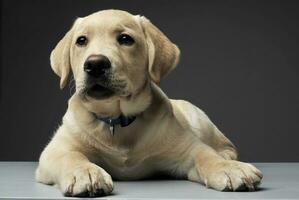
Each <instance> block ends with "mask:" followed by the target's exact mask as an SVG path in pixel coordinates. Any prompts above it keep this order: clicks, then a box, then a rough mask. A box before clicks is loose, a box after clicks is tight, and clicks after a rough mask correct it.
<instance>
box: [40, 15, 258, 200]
mask: <svg viewBox="0 0 299 200" xmlns="http://www.w3.org/2000/svg"><path fill="white" fill-rule="evenodd" d="M179 55H180V51H179V49H178V47H177V46H176V45H175V44H173V43H172V42H171V41H170V40H169V39H168V38H167V37H166V36H165V35H164V34H163V33H162V32H161V31H160V30H159V29H158V28H157V27H155V26H154V25H153V24H152V23H151V22H150V21H149V20H148V19H146V18H145V17H142V16H139V15H135V16H134V15H131V14H129V13H127V12H125V11H120V10H104V11H100V12H97V13H94V14H91V15H89V16H87V17H84V18H78V19H77V20H76V21H75V23H74V25H73V27H72V28H71V30H70V31H69V32H68V33H66V35H65V36H64V37H63V38H62V40H61V41H60V42H59V43H58V44H57V46H56V47H55V49H54V50H53V51H52V53H51V66H52V69H53V70H54V72H55V73H56V74H57V75H58V76H60V78H61V80H60V87H61V88H63V87H64V86H65V84H66V83H67V79H68V75H69V74H70V73H71V72H72V73H73V76H74V79H75V83H76V92H75V94H74V95H73V96H72V97H71V98H70V100H69V103H68V110H67V112H66V114H65V115H64V117H63V123H62V125H61V126H60V127H59V128H58V130H57V131H56V133H55V135H54V137H53V138H52V140H51V142H50V143H49V144H48V145H47V147H46V148H45V149H44V151H43V152H42V154H41V157H40V161H39V166H38V169H37V171H36V180H37V181H39V182H42V183H45V184H57V185H58V186H59V188H60V189H61V191H62V192H63V193H64V194H65V195H69V196H81V195H89V196H94V195H102V194H109V193H111V191H112V190H113V182H112V178H111V177H113V178H114V179H120V180H136V179H142V178H145V177H148V176H150V175H152V174H154V173H156V172H160V173H161V172H162V173H166V174H170V175H172V176H175V177H185V178H186V179H188V180H190V181H196V182H200V183H204V184H206V185H207V186H208V187H211V188H214V189H216V190H229V191H236V190H241V189H248V190H254V189H255V188H256V186H257V185H258V184H259V183H260V181H261V179H262V173H261V172H260V171H259V170H258V169H256V168H255V167H254V166H253V165H251V164H247V163H243V162H239V161H236V160H235V159H236V158H237V153H236V150H235V147H234V145H233V144H232V143H231V142H230V141H229V140H228V139H227V138H226V137H225V136H224V135H223V134H222V133H221V132H220V131H219V130H218V129H217V127H216V126H215V125H214V124H213V123H212V122H211V121H210V119H209V118H208V117H207V115H206V114H205V113H204V112H203V111H201V110H200V109H199V108H197V107H196V106H194V105H192V104H191V103H189V102H187V101H183V100H172V99H169V98H168V97H167V96H166V95H165V94H164V93H163V91H162V90H161V89H160V88H159V86H158V85H159V82H160V80H161V79H162V78H163V77H164V76H165V75H167V74H168V73H169V72H170V71H172V70H173V69H174V68H175V67H176V65H177V63H178V61H179Z"/></svg>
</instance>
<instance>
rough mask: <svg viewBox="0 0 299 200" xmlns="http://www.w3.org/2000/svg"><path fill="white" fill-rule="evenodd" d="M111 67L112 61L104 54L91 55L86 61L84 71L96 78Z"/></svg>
mask: <svg viewBox="0 0 299 200" xmlns="http://www.w3.org/2000/svg"><path fill="white" fill-rule="evenodd" d="M109 68H111V63H110V61H109V59H108V58H107V57H106V56H103V55H91V56H89V57H88V58H87V59H86V61H85V63H84V71H85V72H86V73H87V74H88V75H90V76H92V77H94V78H98V77H100V76H101V75H103V74H105V71H106V70H107V69H109Z"/></svg>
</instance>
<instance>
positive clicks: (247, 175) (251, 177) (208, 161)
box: [188, 144, 263, 191]
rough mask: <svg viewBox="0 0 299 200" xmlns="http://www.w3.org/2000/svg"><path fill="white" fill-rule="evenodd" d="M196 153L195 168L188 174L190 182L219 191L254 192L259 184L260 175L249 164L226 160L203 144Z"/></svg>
mask: <svg viewBox="0 0 299 200" xmlns="http://www.w3.org/2000/svg"><path fill="white" fill-rule="evenodd" d="M196 152H197V153H196V155H195V162H194V163H195V166H194V167H193V168H192V169H191V170H190V171H189V173H188V179H189V180H191V181H196V182H201V183H204V184H205V185H206V186H207V187H211V188H214V189H216V190H220V191H239V190H255V189H256V187H257V186H258V185H259V184H260V182H261V179H262V177H263V175H262V173H261V172H260V171H259V170H258V169H257V168H256V167H254V166H253V165H251V164H249V163H244V162H239V161H235V160H226V159H224V158H223V157H222V156H220V155H219V154H218V153H217V152H216V151H215V150H214V149H213V148H211V147H210V146H207V145H205V144H201V145H200V147H199V148H198V151H196Z"/></svg>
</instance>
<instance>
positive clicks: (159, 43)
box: [135, 15, 180, 84]
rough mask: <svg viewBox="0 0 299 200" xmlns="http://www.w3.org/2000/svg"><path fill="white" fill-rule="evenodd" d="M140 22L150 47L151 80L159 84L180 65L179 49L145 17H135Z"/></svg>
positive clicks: (149, 68) (149, 67)
mask: <svg viewBox="0 0 299 200" xmlns="http://www.w3.org/2000/svg"><path fill="white" fill-rule="evenodd" d="M135 17H136V18H137V20H138V21H139V22H140V24H141V26H142V28H143V31H144V34H145V37H146V42H147V46H148V58H149V60H148V65H149V66H148V70H149V74H150V77H151V79H152V80H153V81H154V82H155V83H157V84H159V83H160V81H161V79H162V78H163V77H164V76H166V75H167V74H169V73H170V72H171V71H172V70H173V69H174V68H175V67H176V66H177V64H178V62H179V58H180V50H179V48H178V47H177V46H176V45H175V44H173V43H172V42H171V41H170V40H169V39H168V38H167V37H166V36H165V35H164V34H163V33H162V32H161V31H160V30H159V29H158V28H157V27H156V26H155V25H153V24H152V23H151V22H150V21H149V20H148V19H147V18H146V17H144V16H139V15H136V16H135Z"/></svg>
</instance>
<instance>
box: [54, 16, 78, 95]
mask: <svg viewBox="0 0 299 200" xmlns="http://www.w3.org/2000/svg"><path fill="white" fill-rule="evenodd" d="M76 21H77V20H76ZM75 23H76V22H75ZM73 29H74V25H73V27H72V28H71V29H70V30H69V31H68V32H67V33H66V34H65V36H64V37H63V38H62V39H61V40H60V41H59V42H58V44H57V45H56V47H55V48H54V49H53V50H52V52H51V56H50V62H51V68H52V69H53V71H54V72H55V74H57V75H58V76H59V77H60V88H61V89H63V88H64V86H65V85H66V83H67V80H68V75H69V73H70V70H71V63H70V48H71V42H72V38H73Z"/></svg>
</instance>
